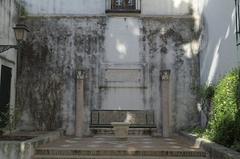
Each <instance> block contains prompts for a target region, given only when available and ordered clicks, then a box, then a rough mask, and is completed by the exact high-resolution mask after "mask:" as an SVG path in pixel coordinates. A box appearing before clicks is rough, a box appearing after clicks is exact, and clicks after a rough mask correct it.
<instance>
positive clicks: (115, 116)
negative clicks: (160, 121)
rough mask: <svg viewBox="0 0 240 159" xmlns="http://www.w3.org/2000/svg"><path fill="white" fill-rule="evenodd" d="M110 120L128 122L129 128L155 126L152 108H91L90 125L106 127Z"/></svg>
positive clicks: (109, 125)
mask: <svg viewBox="0 0 240 159" xmlns="http://www.w3.org/2000/svg"><path fill="white" fill-rule="evenodd" d="M112 122H129V123H131V125H130V127H131V128H155V127H156V125H155V122H154V111H153V110H92V111H91V124H90V127H95V128H96V127H101V128H108V127H112V125H111V123H112Z"/></svg>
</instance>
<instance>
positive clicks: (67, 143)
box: [40, 136, 202, 151]
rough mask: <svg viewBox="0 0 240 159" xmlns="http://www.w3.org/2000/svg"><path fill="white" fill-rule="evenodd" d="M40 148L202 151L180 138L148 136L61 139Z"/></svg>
mask: <svg viewBox="0 0 240 159" xmlns="http://www.w3.org/2000/svg"><path fill="white" fill-rule="evenodd" d="M40 148H42V149H44V148H50V149H51V148H54V149H62V148H64V149H83V150H84V149H92V150H93V149H96V150H130V151H134V150H167V151H169V150H173V151H174V150H175V151H202V150H201V149H200V148H199V147H197V146H196V145H194V144H192V143H190V142H187V141H186V140H184V139H182V138H181V137H172V138H157V137H150V136H140V137H136V136H130V137H129V138H128V140H120V139H116V138H115V137H114V136H94V137H89V138H79V137H62V138H61V139H59V140H56V141H54V142H51V143H49V144H47V145H43V146H41V147H40Z"/></svg>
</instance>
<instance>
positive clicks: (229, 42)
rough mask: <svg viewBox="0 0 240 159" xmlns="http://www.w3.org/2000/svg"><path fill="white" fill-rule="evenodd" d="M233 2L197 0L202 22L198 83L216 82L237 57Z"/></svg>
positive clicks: (235, 64) (233, 64)
mask: <svg viewBox="0 0 240 159" xmlns="http://www.w3.org/2000/svg"><path fill="white" fill-rule="evenodd" d="M234 7H235V6H234V1H225V0H211V1H209V0H199V12H200V14H201V15H202V18H203V19H202V20H203V22H204V30H203V41H202V44H201V45H202V46H201V53H200V61H201V64H200V65H201V68H200V69H201V83H202V84H210V83H216V82H217V81H218V80H219V79H221V78H222V77H223V75H225V74H226V73H227V72H229V71H230V70H232V69H233V68H234V67H236V66H237V63H238V61H239V60H240V58H239V56H238V54H239V51H237V47H236V40H235V9H234Z"/></svg>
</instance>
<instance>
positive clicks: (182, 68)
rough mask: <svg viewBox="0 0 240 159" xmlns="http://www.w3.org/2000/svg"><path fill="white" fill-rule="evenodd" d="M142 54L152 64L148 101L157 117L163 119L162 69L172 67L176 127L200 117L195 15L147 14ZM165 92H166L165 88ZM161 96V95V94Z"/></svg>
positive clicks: (191, 122) (172, 91) (172, 93)
mask: <svg viewBox="0 0 240 159" xmlns="http://www.w3.org/2000/svg"><path fill="white" fill-rule="evenodd" d="M142 20H143V29H142V31H143V36H142V39H141V44H142V55H143V58H144V61H145V62H146V63H147V64H148V69H149V72H148V74H149V82H147V86H148V91H149V92H148V93H149V99H148V101H147V103H148V104H149V106H150V107H151V108H152V109H154V110H156V111H155V112H156V114H155V115H157V120H158V121H159V122H160V125H162V124H161V121H162V114H161V112H162V107H163V106H162V105H161V96H163V95H162V94H160V91H159V88H160V87H161V83H160V80H159V77H160V70H166V69H169V70H171V77H170V79H171V80H170V102H171V104H170V105H171V107H170V110H171V111H170V112H171V113H170V116H171V117H170V118H171V123H172V124H173V125H172V126H173V129H175V130H178V129H181V128H183V127H186V126H188V125H192V124H194V123H196V121H197V118H198V117H197V114H196V106H195V102H196V90H195V88H196V86H197V85H198V82H199V76H198V57H197V50H196V48H195V46H194V41H195V40H196V39H197V33H196V32H194V29H193V28H194V19H192V18H191V17H185V18H184V17H182V18H166V17H162V18H149V17H146V18H143V19H142ZM163 93H164V92H163ZM159 97H160V98H159Z"/></svg>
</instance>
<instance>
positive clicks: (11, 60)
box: [0, 0, 17, 107]
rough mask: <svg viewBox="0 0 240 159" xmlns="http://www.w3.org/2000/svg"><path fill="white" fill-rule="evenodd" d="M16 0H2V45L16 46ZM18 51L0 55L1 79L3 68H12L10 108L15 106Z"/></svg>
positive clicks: (0, 26)
mask: <svg viewBox="0 0 240 159" xmlns="http://www.w3.org/2000/svg"><path fill="white" fill-rule="evenodd" d="M15 2H16V1H15V0H0V17H1V18H0V45H15V44H16V40H15V35H14V31H13V29H12V27H14V26H15V21H16V20H17V19H16V14H17V13H16V12H17V10H16V5H15ZM16 55H17V54H16V50H15V49H10V50H8V51H6V52H4V53H1V54H0V79H1V66H2V65H5V66H7V67H10V68H12V81H11V97H10V106H12V107H14V105H15V86H16V85H15V84H16V60H17V56H16Z"/></svg>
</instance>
